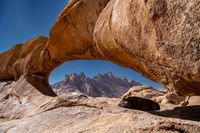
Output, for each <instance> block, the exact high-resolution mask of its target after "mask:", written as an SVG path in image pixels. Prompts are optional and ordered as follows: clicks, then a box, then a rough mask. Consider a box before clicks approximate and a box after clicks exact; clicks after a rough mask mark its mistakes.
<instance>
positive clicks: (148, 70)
mask: <svg viewBox="0 0 200 133" xmlns="http://www.w3.org/2000/svg"><path fill="white" fill-rule="evenodd" d="M199 7H200V3H199V2H198V1H188V0H183V1H178V0H176V1H174V0H144V1H141V0H135V1H132V0H127V1H121V0H110V1H109V0H71V1H70V2H69V4H68V5H67V6H66V7H65V8H64V10H63V12H62V13H61V14H60V16H59V17H58V19H57V20H56V22H55V24H54V26H53V27H52V29H51V32H50V36H49V39H46V38H41V37H40V38H36V39H33V40H30V41H29V42H27V43H26V44H24V45H17V46H15V47H14V48H13V49H11V50H10V51H7V52H5V53H3V54H1V55H0V79H2V80H7V79H15V80H18V79H19V77H21V76H23V77H24V78H25V79H26V81H27V82H28V83H30V84H31V85H33V86H34V87H35V88H36V89H38V90H39V91H41V92H42V93H43V94H45V95H49V96H55V95H56V94H55V93H54V92H53V91H52V90H51V89H50V87H49V85H48V76H49V74H50V72H51V71H52V70H53V69H54V68H56V67H57V66H58V65H60V64H61V63H63V62H65V61H69V60H75V59H102V60H108V61H111V62H114V63H117V64H119V65H122V66H125V67H130V68H132V69H133V70H136V71H138V72H140V73H141V74H143V75H144V76H146V77H148V78H150V79H152V80H154V81H157V82H159V83H162V84H164V85H166V88H168V90H170V91H175V92H177V93H178V94H180V95H193V94H200V89H199V86H200V76H199V75H200V74H199V72H200V71H199V69H200V65H199V64H200V61H199V50H200V48H199V25H200V24H199V21H198V17H199V12H200V11H199V9H200V8H199Z"/></svg>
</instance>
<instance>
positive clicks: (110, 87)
mask: <svg viewBox="0 0 200 133" xmlns="http://www.w3.org/2000/svg"><path fill="white" fill-rule="evenodd" d="M137 85H141V84H140V83H138V82H136V81H134V80H127V79H126V78H125V77H117V76H115V75H113V73H112V72H108V73H103V74H100V73H99V74H98V75H97V76H94V77H92V78H90V77H86V76H85V74H84V73H80V74H76V73H72V74H70V75H66V76H65V79H64V80H62V81H60V82H57V83H55V84H53V85H51V86H52V89H53V90H54V91H55V92H56V93H57V94H62V93H66V92H81V93H84V94H86V95H88V96H92V97H120V96H122V95H123V94H124V93H125V92H126V91H127V90H129V88H130V87H132V86H137Z"/></svg>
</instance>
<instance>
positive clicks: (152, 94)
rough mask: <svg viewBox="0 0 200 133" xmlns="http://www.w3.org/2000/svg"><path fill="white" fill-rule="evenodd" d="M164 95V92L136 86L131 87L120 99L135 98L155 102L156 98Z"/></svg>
mask: <svg viewBox="0 0 200 133" xmlns="http://www.w3.org/2000/svg"><path fill="white" fill-rule="evenodd" d="M164 94H166V92H162V91H159V90H156V89H154V88H153V87H148V86H144V85H138V86H134V87H131V88H130V89H129V90H128V91H127V92H126V93H124V94H123V96H122V99H126V98H128V97H134V96H136V97H143V98H147V99H151V100H153V101H156V99H157V97H159V96H163V95H164Z"/></svg>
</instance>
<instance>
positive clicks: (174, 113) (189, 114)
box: [150, 105, 200, 121]
mask: <svg viewBox="0 0 200 133" xmlns="http://www.w3.org/2000/svg"><path fill="white" fill-rule="evenodd" d="M150 113H152V114H154V115H158V116H163V117H172V118H179V119H186V120H193V121H200V106H199V105H198V106H187V107H176V108H174V109H172V110H164V111H156V112H150Z"/></svg>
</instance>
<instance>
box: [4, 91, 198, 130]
mask: <svg viewBox="0 0 200 133" xmlns="http://www.w3.org/2000/svg"><path fill="white" fill-rule="evenodd" d="M64 99H65V100H64ZM118 102H119V100H118V99H111V98H95V99H94V98H90V97H87V96H84V95H81V94H75V93H74V94H65V95H64V96H59V97H55V98H53V99H52V100H50V101H48V102H46V104H44V105H43V106H41V107H40V111H44V112H43V113H40V114H38V115H34V116H32V117H29V118H23V119H18V120H11V121H7V122H0V132H7V133H16V131H17V132H20V133H33V132H34V133H35V132H39V133H52V132H59V133H66V132H67V133H77V132H84V133H121V132H127V133H134V132H139V133H149V132H151V133H178V132H186V133H198V132H199V131H200V123H199V122H195V121H190V120H181V119H176V117H177V116H178V117H185V116H186V113H185V115H182V114H181V110H180V109H179V110H178V111H177V112H176V113H173V115H172V116H176V117H175V118H173V119H172V118H165V117H161V116H157V115H155V114H154V115H152V114H151V112H143V111H137V110H130V109H125V108H121V107H118V106H117V103H118ZM41 103H43V100H41ZM58 107H59V108H58ZM0 109H1V108H0ZM37 109H38V108H37ZM184 111H186V109H185V110H184ZM191 111H192V112H194V111H193V110H190V115H191ZM154 113H158V114H159V115H165V116H168V115H169V116H170V115H171V114H170V112H167V111H166V112H154ZM198 116H199V114H198V112H197V111H196V115H195V117H194V118H196V119H197V120H199V117H198ZM0 120H1V119H0Z"/></svg>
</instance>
